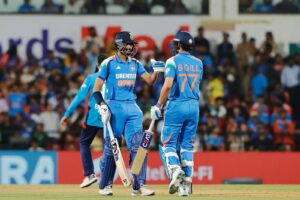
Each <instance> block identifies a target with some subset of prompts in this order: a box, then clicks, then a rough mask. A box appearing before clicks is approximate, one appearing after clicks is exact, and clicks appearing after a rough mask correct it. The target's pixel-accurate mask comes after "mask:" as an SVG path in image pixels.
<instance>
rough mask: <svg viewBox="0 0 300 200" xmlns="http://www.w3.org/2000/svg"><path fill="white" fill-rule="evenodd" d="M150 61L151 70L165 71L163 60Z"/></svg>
mask: <svg viewBox="0 0 300 200" xmlns="http://www.w3.org/2000/svg"><path fill="white" fill-rule="evenodd" d="M150 62H151V67H152V68H153V71H155V72H164V71H165V62H163V61H156V60H154V59H151V60H150Z"/></svg>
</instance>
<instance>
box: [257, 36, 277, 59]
mask: <svg viewBox="0 0 300 200" xmlns="http://www.w3.org/2000/svg"><path fill="white" fill-rule="evenodd" d="M267 50H271V56H275V55H276V54H277V52H278V46H277V44H276V42H275V40H274V37H273V33H272V32H270V31H268V32H266V38H265V41H264V42H263V43H262V44H261V46H260V51H261V52H266V51H267Z"/></svg>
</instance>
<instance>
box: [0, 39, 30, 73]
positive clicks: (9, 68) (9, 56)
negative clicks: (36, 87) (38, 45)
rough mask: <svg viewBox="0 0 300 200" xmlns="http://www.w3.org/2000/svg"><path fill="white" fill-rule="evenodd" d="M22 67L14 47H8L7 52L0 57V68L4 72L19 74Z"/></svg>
mask: <svg viewBox="0 0 300 200" xmlns="http://www.w3.org/2000/svg"><path fill="white" fill-rule="evenodd" d="M23 66H24V62H23V60H22V59H21V57H20V56H19V55H18V48H17V46H16V45H12V46H10V47H9V49H8V50H7V52H6V53H5V54H3V55H2V56H1V57H0V68H2V69H4V71H5V72H13V73H15V72H20V71H21V70H22V68H23ZM6 75H7V74H6ZM3 78H4V77H3Z"/></svg>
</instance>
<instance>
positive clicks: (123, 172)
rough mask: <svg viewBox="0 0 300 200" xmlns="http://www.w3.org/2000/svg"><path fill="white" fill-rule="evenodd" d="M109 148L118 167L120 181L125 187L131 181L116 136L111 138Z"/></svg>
mask: <svg viewBox="0 0 300 200" xmlns="http://www.w3.org/2000/svg"><path fill="white" fill-rule="evenodd" d="M111 148H112V151H113V155H114V159H115V162H116V167H117V169H118V173H119V176H120V178H121V181H122V183H123V185H124V186H125V187H128V186H130V185H131V181H130V177H129V175H128V172H127V168H126V166H125V163H124V160H123V156H122V154H121V151H120V147H119V144H118V141H117V139H116V138H114V139H112V140H111Z"/></svg>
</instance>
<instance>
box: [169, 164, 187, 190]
mask: <svg viewBox="0 0 300 200" xmlns="http://www.w3.org/2000/svg"><path fill="white" fill-rule="evenodd" d="M183 179H184V171H182V169H181V168H176V169H175V170H174V172H173V173H172V180H171V183H170V184H169V193H170V194H174V193H175V192H177V191H178V188H179V185H180V183H181V182H182V181H183Z"/></svg>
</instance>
